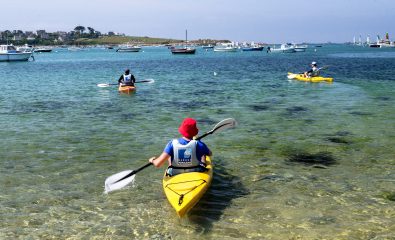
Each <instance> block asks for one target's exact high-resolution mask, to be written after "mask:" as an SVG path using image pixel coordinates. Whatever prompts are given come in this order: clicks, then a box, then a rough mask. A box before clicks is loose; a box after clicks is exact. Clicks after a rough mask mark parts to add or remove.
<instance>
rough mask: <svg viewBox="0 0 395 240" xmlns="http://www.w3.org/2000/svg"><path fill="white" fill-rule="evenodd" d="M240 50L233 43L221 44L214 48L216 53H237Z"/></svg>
mask: <svg viewBox="0 0 395 240" xmlns="http://www.w3.org/2000/svg"><path fill="white" fill-rule="evenodd" d="M237 50H238V48H237V47H236V46H234V45H233V44H231V43H221V44H218V45H217V46H215V47H214V52H237Z"/></svg>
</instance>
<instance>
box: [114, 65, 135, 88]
mask: <svg viewBox="0 0 395 240" xmlns="http://www.w3.org/2000/svg"><path fill="white" fill-rule="evenodd" d="M135 82H136V79H135V78H134V76H133V74H131V73H130V70H129V69H126V70H125V73H124V74H122V75H121V77H120V78H119V79H118V84H120V85H121V86H134V83H135Z"/></svg>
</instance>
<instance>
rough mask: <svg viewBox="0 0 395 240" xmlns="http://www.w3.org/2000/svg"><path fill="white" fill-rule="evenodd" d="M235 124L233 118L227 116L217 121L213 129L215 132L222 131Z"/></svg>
mask: <svg viewBox="0 0 395 240" xmlns="http://www.w3.org/2000/svg"><path fill="white" fill-rule="evenodd" d="M236 125H237V122H236V120H234V119H233V118H227V119H224V120H222V121H221V122H219V123H217V125H215V127H214V128H213V130H214V131H215V132H218V131H223V130H225V129H228V128H234V127H236Z"/></svg>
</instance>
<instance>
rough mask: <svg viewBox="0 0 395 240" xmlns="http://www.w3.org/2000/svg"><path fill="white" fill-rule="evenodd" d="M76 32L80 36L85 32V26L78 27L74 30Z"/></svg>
mask: <svg viewBox="0 0 395 240" xmlns="http://www.w3.org/2000/svg"><path fill="white" fill-rule="evenodd" d="M74 31H76V32H78V33H79V34H80V35H81V34H82V33H83V32H84V31H85V27H84V26H77V27H75V28H74Z"/></svg>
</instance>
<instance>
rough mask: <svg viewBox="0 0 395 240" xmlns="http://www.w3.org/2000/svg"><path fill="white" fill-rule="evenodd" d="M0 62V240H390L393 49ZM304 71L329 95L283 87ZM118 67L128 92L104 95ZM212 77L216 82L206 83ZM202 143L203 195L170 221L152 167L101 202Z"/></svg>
mask: <svg viewBox="0 0 395 240" xmlns="http://www.w3.org/2000/svg"><path fill="white" fill-rule="evenodd" d="M34 56H35V61H29V62H0V83H1V84H2V87H1V92H0V118H1V121H0V135H1V138H2V141H1V142H0V184H1V193H0V217H1V221H0V239H394V234H395V220H394V219H395V201H394V199H395V182H394V179H395V172H394V164H395V158H394V156H395V150H394V148H393V146H394V144H395V131H394V129H395V111H394V104H395V97H394V96H395V85H394V81H395V77H394V76H395V61H394V59H395V51H394V50H393V49H371V48H363V47H356V46H352V45H345V44H324V45H323V47H321V48H316V51H314V45H312V46H309V49H308V50H307V51H306V52H302V53H293V54H268V53H266V52H265V51H263V52H241V51H238V52H235V53H226V52H221V53H218V52H213V51H205V50H202V49H201V48H198V49H197V52H196V54H195V55H191V56H178V55H177V56H175V55H172V54H171V53H170V51H169V49H167V48H166V47H143V49H142V51H141V52H138V53H124V54H122V53H117V52H115V51H114V50H109V49H95V48H92V49H87V50H83V51H67V50H65V49H54V50H53V51H52V52H51V53H42V54H35V55H34ZM312 61H316V62H317V63H318V64H319V65H320V66H328V68H327V69H326V70H323V71H322V72H321V74H322V75H324V76H331V77H333V78H334V81H333V83H331V84H328V83H306V82H299V81H295V80H289V79H287V72H303V71H305V70H307V69H308V68H309V64H310V63H311V62H312ZM126 68H129V69H130V70H131V71H132V73H133V74H134V76H135V77H136V79H137V80H139V79H140V80H141V79H154V80H155V82H154V83H149V84H147V83H138V84H136V86H137V90H136V92H135V93H133V94H130V95H125V94H119V93H118V91H117V88H116V86H110V87H107V88H99V87H98V86H97V84H99V83H117V81H118V78H119V77H120V75H121V74H122V73H123V72H124V70H125V69H126ZM214 73H215V74H214ZM185 117H193V118H195V119H197V121H198V127H199V130H200V132H199V135H200V134H203V133H205V132H207V131H209V130H210V129H212V127H213V126H214V125H215V124H216V123H217V122H219V121H221V120H222V119H225V118H234V119H235V120H236V121H237V122H238V125H237V127H236V128H235V129H231V130H227V131H224V132H221V133H218V134H213V135H211V136H207V137H206V138H205V139H204V140H203V141H204V142H205V143H206V144H207V145H208V146H209V147H210V149H211V150H212V151H213V163H214V179H213V183H212V186H211V187H210V189H209V190H208V192H207V193H206V195H205V196H204V197H203V199H201V201H200V202H199V203H198V205H196V206H195V207H194V208H193V209H192V211H191V212H190V213H189V214H188V216H187V217H185V218H182V219H179V218H178V217H177V216H176V214H175V213H174V211H173V209H172V208H171V206H170V204H169V203H168V202H167V200H166V197H165V196H164V194H163V190H162V182H161V181H162V176H163V172H164V168H162V169H155V168H153V167H150V168H147V169H145V170H144V171H141V172H139V173H138V174H136V178H135V183H134V184H133V185H132V186H130V187H127V188H125V189H122V190H119V191H115V192H112V193H110V194H104V180H105V179H106V178H107V177H109V176H110V175H112V174H115V173H117V172H120V171H123V170H127V169H137V168H138V167H140V166H142V165H144V164H146V163H147V162H148V159H149V158H150V157H152V156H158V155H159V154H160V153H161V152H162V151H163V148H164V146H165V145H166V143H167V142H168V141H169V140H171V139H173V138H175V137H177V136H178V131H177V129H178V126H179V124H180V123H181V121H182V119H184V118H185Z"/></svg>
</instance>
